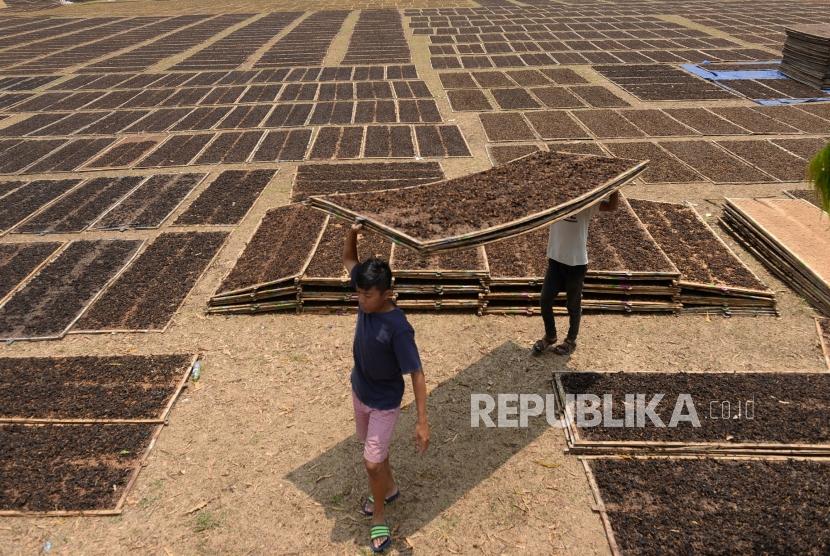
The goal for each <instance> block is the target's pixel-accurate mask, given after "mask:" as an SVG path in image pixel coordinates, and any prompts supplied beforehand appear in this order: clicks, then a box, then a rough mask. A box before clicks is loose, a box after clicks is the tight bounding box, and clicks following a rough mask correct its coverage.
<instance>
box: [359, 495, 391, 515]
mask: <svg viewBox="0 0 830 556" xmlns="http://www.w3.org/2000/svg"><path fill="white" fill-rule="evenodd" d="M400 495H401V491H400V489H398V490H396V491H395V493H394V494H391V495H389V496H387V497H386V498H385V499H384V503H386V504H391V503H392V502H394V501H395V500H397V499H398V496H400ZM367 506H369V507H372V508H374V506H375V497H374V496H372V495H371V494H370V495H369V496H368V497H367V498H366V501H365V502H364V503H363V505H362V506H360V513H362V514H363V515H365V516H366V517H372V515H373V514H374V513H375V512H374V510H367V509H366V507H367Z"/></svg>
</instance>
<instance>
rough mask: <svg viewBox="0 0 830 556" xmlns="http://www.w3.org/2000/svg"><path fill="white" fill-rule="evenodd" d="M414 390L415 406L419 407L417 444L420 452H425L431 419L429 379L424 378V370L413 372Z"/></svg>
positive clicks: (416, 432) (416, 424)
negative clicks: (429, 412)
mask: <svg viewBox="0 0 830 556" xmlns="http://www.w3.org/2000/svg"><path fill="white" fill-rule="evenodd" d="M412 390H413V391H414V392H415V407H416V408H417V409H418V421H417V422H416V423H415V444H416V445H417V446H418V451H419V452H425V451H426V449H427V448H428V447H429V419H428V418H427V381H426V379H425V378H424V371H420V370H419V371H416V372H414V373H412Z"/></svg>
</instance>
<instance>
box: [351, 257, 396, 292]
mask: <svg viewBox="0 0 830 556" xmlns="http://www.w3.org/2000/svg"><path fill="white" fill-rule="evenodd" d="M355 283H356V284H357V287H358V288H360V289H362V290H368V289H370V288H378V289H379V290H380V291H382V292H384V291H386V290H389V289H392V269H391V268H389V263H387V262H386V261H384V260H383V259H379V258H377V257H372V258H370V259H366V260H365V261H363V262H361V263H357V268H356V269H355Z"/></svg>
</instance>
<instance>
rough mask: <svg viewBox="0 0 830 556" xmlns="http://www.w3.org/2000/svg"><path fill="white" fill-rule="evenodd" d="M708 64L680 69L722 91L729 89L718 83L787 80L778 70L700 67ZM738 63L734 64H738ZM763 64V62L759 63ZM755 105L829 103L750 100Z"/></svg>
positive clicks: (828, 90)
mask: <svg viewBox="0 0 830 556" xmlns="http://www.w3.org/2000/svg"><path fill="white" fill-rule="evenodd" d="M708 63H709V62H703V63H702V64H700V65H697V64H683V65H682V66H681V67H682V68H683V69H684V70H686V71H687V72H689V73H691V74H692V75H696V76H698V77H702V78H703V79H706V80H707V81H713V82H714V83H715V84H716V85H719V86H720V87H723V88H724V89H727V90H730V91H731V89H730V88H729V87H727V86H726V85H720V84H719V83H718V81H734V80H743V79H746V80H750V79H752V80H763V79H789V78H788V77H787V76H786V75H784V74H783V73H781V72H780V71H778V70H773V69H770V70H735V71H714V70H707V69H704V68H702V67H700V66H705V65H706V64H708ZM739 63H740V62H736V64H739ZM746 63H748V64H757V63H759V62H746ZM760 63H763V62H760ZM770 63H777V61H773V62H770ZM825 91H826V92H827V93H830V89H825ZM752 100H753V101H754V102H756V103H757V104H762V105H764V106H782V105H786V104H804V103H806V102H822V101H823V102H827V101H830V97H813V98H771V99H770V98H766V99H752Z"/></svg>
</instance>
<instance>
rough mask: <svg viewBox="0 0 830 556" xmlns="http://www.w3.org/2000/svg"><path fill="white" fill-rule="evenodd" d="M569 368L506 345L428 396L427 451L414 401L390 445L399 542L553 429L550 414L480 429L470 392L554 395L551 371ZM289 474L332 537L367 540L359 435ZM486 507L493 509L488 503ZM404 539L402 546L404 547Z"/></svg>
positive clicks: (393, 519)
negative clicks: (524, 423)
mask: <svg viewBox="0 0 830 556" xmlns="http://www.w3.org/2000/svg"><path fill="white" fill-rule="evenodd" d="M564 370H568V369H567V367H566V360H565V359H562V358H559V357H555V356H553V357H547V356H546V357H543V358H533V357H532V356H531V355H530V354H529V350H528V349H527V348H526V347H522V346H519V345H517V344H515V343H513V342H507V343H505V344H503V345H501V346H499V347H498V348H496V349H495V350H493V351H492V352H490V353H488V354H487V355H485V356H484V357H483V358H482V359H480V360H478V361H477V362H476V363H474V364H472V365H471V366H469V367H467V368H466V369H464V370H463V371H461V372H460V373H458V374H457V375H456V376H455V377H454V378H452V379H450V380H448V381H446V382H444V383H442V384H440V385H439V386H437V387H436V388H434V389H433V390H432V392H431V393H430V394H429V398H428V402H427V404H428V411H429V418H430V426H431V436H432V438H431V445H430V448H429V450H428V452H427V453H426V454H424V455H419V454H418V453H417V452H416V450H415V443H414V439H413V432H414V430H415V419H416V413H415V407H414V404H410V405H408V406H407V407H405V408H404V411H403V412H402V414H401V419H400V420H399V422H398V426H397V429H396V431H395V438H394V441H393V444H392V450H391V461H392V467H393V469H394V474H395V478H396V480H397V482H398V485H399V487H400V489H401V493H402V495H401V497H400V498H399V499H398V500H397V501H396V502H395V503H394V504H393V505H392V506H390V508H389V511H388V520H389V522H390V525H392V526H393V527H394V528H395V529H396V531H395V535H396V538H397V539H401V538H403V537H406V536H411V535H413V534H414V533H415V532H417V531H418V530H419V529H420V528H422V527H423V526H424V525H426V524H427V523H429V522H430V521H432V520H433V519H434V518H435V517H437V516H438V515H439V514H441V513H442V512H444V511H445V510H447V509H448V508H450V507H451V506H453V504H455V502H456V501H458V500H459V499H460V498H462V497H463V496H464V495H465V494H466V493H467V492H468V491H470V490H471V489H473V488H474V487H475V486H476V485H478V484H479V483H480V482H481V481H483V480H485V479H486V478H487V477H489V476H490V475H492V474H493V473H494V472H495V471H496V470H498V469H499V468H500V467H501V466H502V465H503V464H504V463H505V462H507V461H508V460H509V459H510V458H512V457H513V456H514V455H516V454H517V453H519V452H520V451H522V450H523V449H524V448H525V447H526V446H527V445H528V444H530V443H531V442H533V441H534V440H535V439H536V438H538V437H539V435H541V434H542V433H543V432H545V431H546V430H547V429H548V428H549V426H548V424H547V422H546V420H545V419H544V418H543V417H539V418H536V419H531V420H530V422H529V425H528V427H527V428H503V429H499V428H485V427H479V428H473V427H471V426H470V395H471V394H472V393H489V394H497V393H513V392H515V393H538V394H547V393H552V389H551V384H550V379H551V371H564ZM427 371H428V370H427ZM407 388H410V385H409V381H407ZM493 417H494V419H495V412H494V415H493ZM286 478H287V479H288V480H289V481H291V482H292V483H293V484H294V485H295V486H297V487H298V488H299V489H300V490H302V491H303V492H305V493H306V494H308V495H309V496H310V497H312V498H313V499H314V500H315V501H317V502H318V503H320V504H321V505H322V506H323V507H324V508H325V511H326V515H327V517H329V518H333V519H334V520H335V525H334V528H333V530H332V531H331V540H332V542H343V541H347V540H349V539H355V540H356V542H357V543H358V544H365V542H366V539H365V538H364V537H367V536H368V533H367V530H368V523H369V522H368V519H366V518H362V517H361V516H360V515H359V514H358V512H357V509H358V507H359V505H360V503H361V501H362V500H363V498H364V497H365V496H366V495H367V494H368V485H367V481H366V473H365V471H364V469H363V458H362V446H361V444H360V443H359V441H358V440H357V437H356V436H355V435H352V436H350V437H349V438H347V439H345V440H343V441H341V442H340V443H338V444H337V445H336V446H334V447H332V448H331V449H330V450H328V451H326V452H325V453H323V454H321V455H320V456H319V457H317V458H315V459H313V460H311V461H309V462H308V463H306V464H304V465H303V466H301V467H299V468H297V469H295V470H294V471H292V472H290V473H289V474H288V475H287V476H286ZM481 511H482V512H488V511H490V508H487V507H482V508H481ZM401 544H402V543H400V542H397V543H396V545H397V546H398V547H401Z"/></svg>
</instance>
